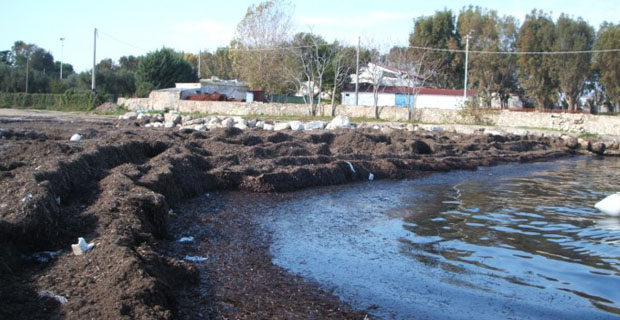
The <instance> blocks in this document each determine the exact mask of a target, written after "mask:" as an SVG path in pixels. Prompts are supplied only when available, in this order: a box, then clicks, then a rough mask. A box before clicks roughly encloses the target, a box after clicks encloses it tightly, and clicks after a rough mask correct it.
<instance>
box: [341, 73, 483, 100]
mask: <svg viewBox="0 0 620 320" xmlns="http://www.w3.org/2000/svg"><path fill="white" fill-rule="evenodd" d="M350 77H351V83H352V84H351V85H349V86H347V87H346V88H344V89H343V90H342V104H344V105H355V82H356V80H357V77H356V75H355V74H352V75H350ZM422 83H423V79H422V78H420V77H419V76H417V75H414V74H411V73H408V72H406V71H404V70H399V69H397V68H393V67H390V66H385V65H380V64H373V63H369V64H368V66H366V67H364V68H362V69H360V75H359V95H358V105H362V106H372V105H374V94H373V86H374V84H379V91H378V96H377V98H378V99H377V105H378V106H397V107H407V106H408V105H413V106H414V107H416V108H436V109H457V108H459V107H461V106H463V104H464V99H463V90H452V89H435V88H419V86H420V85H421V84H422ZM414 88H415V90H414ZM414 93H417V94H416V95H414ZM474 94H475V92H474V91H467V96H468V97H471V96H472V95H474Z"/></svg>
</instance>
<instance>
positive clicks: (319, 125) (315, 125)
mask: <svg viewBox="0 0 620 320" xmlns="http://www.w3.org/2000/svg"><path fill="white" fill-rule="evenodd" d="M323 128H325V122H323V121H311V122H308V123H306V124H304V130H320V129H323Z"/></svg>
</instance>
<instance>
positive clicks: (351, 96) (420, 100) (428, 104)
mask: <svg viewBox="0 0 620 320" xmlns="http://www.w3.org/2000/svg"><path fill="white" fill-rule="evenodd" d="M358 101H359V105H361V106H372V105H373V104H374V97H373V94H372V92H360V93H359V96H358ZM342 104H344V105H350V106H352V105H355V92H343V97H342ZM377 105H378V106H382V107H383V106H395V105H396V94H394V93H379V95H378V99H377ZM415 105H416V108H419V109H425V108H433V109H458V108H460V107H462V106H463V97H462V96H447V95H434V94H419V95H418V96H417V98H416V102H415Z"/></svg>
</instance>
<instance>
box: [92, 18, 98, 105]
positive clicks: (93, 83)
mask: <svg viewBox="0 0 620 320" xmlns="http://www.w3.org/2000/svg"><path fill="white" fill-rule="evenodd" d="M93 38H94V45H93V78H92V81H91V84H92V86H91V90H92V91H93V93H96V92H97V89H96V88H97V86H96V82H95V74H96V73H97V28H95V34H94V37H93Z"/></svg>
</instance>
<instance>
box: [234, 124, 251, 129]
mask: <svg viewBox="0 0 620 320" xmlns="http://www.w3.org/2000/svg"><path fill="white" fill-rule="evenodd" d="M234 127H235V128H237V129H241V130H245V129H247V128H248V126H246V125H245V124H243V123H235V126H234Z"/></svg>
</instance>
